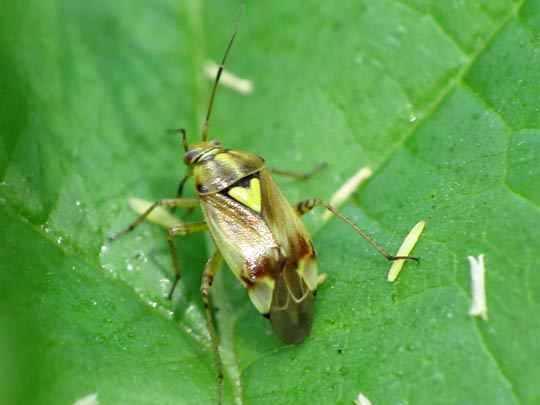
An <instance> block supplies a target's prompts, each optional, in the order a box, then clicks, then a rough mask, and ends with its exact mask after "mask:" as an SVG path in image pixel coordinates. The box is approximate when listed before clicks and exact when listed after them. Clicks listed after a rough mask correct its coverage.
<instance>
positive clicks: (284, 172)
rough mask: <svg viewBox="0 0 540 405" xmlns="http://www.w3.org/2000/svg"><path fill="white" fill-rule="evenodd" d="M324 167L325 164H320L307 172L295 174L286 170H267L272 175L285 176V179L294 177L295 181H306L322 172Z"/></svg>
mask: <svg viewBox="0 0 540 405" xmlns="http://www.w3.org/2000/svg"><path fill="white" fill-rule="evenodd" d="M325 167H326V163H324V162H323V163H320V164H318V165H317V166H315V167H314V168H313V169H311V170H310V171H309V172H306V173H297V172H290V171H288V170H280V169H268V170H270V172H271V173H272V174H277V175H279V176H287V177H294V178H295V179H299V180H307V179H309V178H310V177H313V176H314V175H316V174H317V173H319V172H320V171H321V170H323V169H324V168H325Z"/></svg>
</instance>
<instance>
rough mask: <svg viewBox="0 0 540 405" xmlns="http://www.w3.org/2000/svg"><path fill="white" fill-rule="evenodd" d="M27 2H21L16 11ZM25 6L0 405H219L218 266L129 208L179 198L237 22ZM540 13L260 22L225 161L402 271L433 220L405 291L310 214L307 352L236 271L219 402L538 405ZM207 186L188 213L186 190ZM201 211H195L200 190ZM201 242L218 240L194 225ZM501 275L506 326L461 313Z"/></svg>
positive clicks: (147, 10) (272, 12)
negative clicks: (418, 231)
mask: <svg viewBox="0 0 540 405" xmlns="http://www.w3.org/2000/svg"><path fill="white" fill-rule="evenodd" d="M23 3H24V4H23ZM23 3H21V4H19V3H16V2H9V3H8V4H6V5H4V7H3V9H2V14H1V15H0V83H1V84H0V86H1V87H0V89H1V91H0V133H1V138H0V142H1V144H0V175H1V183H0V226H1V229H2V232H1V233H0V246H1V250H0V252H1V256H0V257H1V266H0V297H1V299H0V358H1V359H2V361H1V362H0V381H1V383H0V403H7V404H10V403H13V404H15V403H25V404H26V403H32V404H50V403H57V404H70V403H73V402H74V401H76V400H77V399H78V398H82V397H84V396H86V395H88V394H91V393H97V394H98V399H99V401H100V403H102V404H117V403H134V404H136V403H140V404H148V403H159V404H166V403H171V404H173V403H174V404H177V403H182V404H190V403H193V404H195V403H196V404H200V403H215V401H216V384H217V378H216V372H215V365H214V360H213V354H212V349H211V346H210V343H209V337H208V332H207V329H206V325H205V314H204V310H203V306H202V303H201V298H200V293H199V287H200V279H201V275H202V270H203V268H204V264H205V262H206V259H207V257H208V252H209V251H210V250H211V243H210V240H209V239H208V238H207V237H205V236H204V235H202V234H200V235H199V234H196V235H189V236H186V237H184V238H178V239H177V251H178V252H177V253H178V256H179V257H180V258H181V266H182V270H183V278H182V280H181V283H180V285H179V288H178V289H177V291H176V292H175V295H174V298H173V300H172V301H168V300H167V299H166V294H167V292H168V289H169V288H170V280H171V279H172V277H173V271H172V266H171V262H170V257H169V252H168V247H167V241H166V233H165V231H164V230H163V229H160V228H159V227H157V226H154V225H151V224H148V223H143V224H142V225H141V226H140V227H139V228H138V229H137V230H136V231H135V232H134V233H132V234H130V235H128V236H125V237H123V238H121V239H119V240H118V241H117V242H115V243H113V244H108V243H107V238H108V236H109V235H110V234H111V233H113V232H115V231H119V230H121V229H123V228H124V227H125V226H127V224H129V222H130V221H132V220H133V219H134V217H135V214H134V213H133V212H131V211H130V209H129V207H128V203H127V201H128V199H129V198H130V197H139V198H146V199H149V200H154V199H158V198H161V197H172V196H174V195H175V193H176V189H177V186H178V183H179V181H180V180H181V178H182V176H183V175H184V167H183V163H182V154H183V151H182V146H181V142H180V137H179V136H177V135H170V134H167V133H165V131H164V130H165V129H167V128H178V127H184V128H186V129H187V131H188V137H189V140H190V141H191V142H194V141H196V140H197V139H199V136H200V135H199V134H200V130H201V128H202V122H203V120H204V115H205V113H206V108H207V104H208V99H209V94H210V88H211V81H210V80H208V79H207V78H205V77H204V74H203V71H202V67H201V66H202V62H203V61H204V60H205V59H208V58H209V59H212V60H214V61H218V60H220V59H221V57H222V55H223V52H224V50H225V47H226V45H227V41H228V40H229V38H230V35H231V32H232V27H233V24H234V19H235V16H236V13H237V10H238V7H239V6H238V4H229V3H228V2H219V1H216V0H212V1H209V2H205V3H204V4H203V3H202V2H198V1H186V2H178V1H170V0H160V1H155V2H143V1H137V2H126V1H120V2H111V1H109V2H105V1H94V2H89V3H88V4H87V3H84V2H69V1H52V2H51V1H43V0H31V1H30V2H23ZM539 65H540V2H539V1H538V0H530V1H511V0H507V1H502V0H495V1H488V0H484V1H480V2H479V1H475V2H473V1H468V0H467V1H462V2H429V1H422V0H408V1H401V2H400V1H390V0H388V1H380V2H369V1H361V2H359V1H352V0H350V1H341V2H326V3H325V2H322V3H321V2H315V1H308V2H305V1H304V2H290V3H287V4H286V3H285V2H283V3H279V2H248V3H247V4H246V10H245V13H244V16H243V18H242V22H241V25H240V29H239V33H238V37H237V40H236V42H235V44H234V46H233V48H232V51H231V54H230V57H229V60H228V61H227V69H228V70H230V71H231V72H234V73H235V74H237V75H239V76H241V77H244V78H248V79H251V80H253V81H254V83H255V92H254V93H253V94H252V95H250V96H243V95H240V94H238V93H236V92H235V91H233V90H230V89H226V88H220V90H219V92H218V94H217V97H216V102H215V108H214V110H213V113H212V119H211V125H210V138H212V139H219V140H220V141H222V143H223V144H224V145H226V146H227V147H231V148H237V149H244V150H249V151H253V152H255V153H257V154H259V155H262V156H264V157H265V159H266V160H267V162H268V165H269V166H271V167H277V168H281V169H285V170H296V171H307V170H309V169H310V168H312V167H314V166H315V165H317V164H318V163H320V162H323V161H324V162H327V163H328V168H327V169H326V170H325V171H324V172H322V173H320V174H318V175H317V177H316V178H314V179H310V180H308V181H302V182H299V181H295V180H290V179H278V181H279V183H280V185H281V186H282V188H283V190H284V192H285V193H286V194H287V196H288V197H289V198H290V200H291V201H299V200H301V199H304V198H308V197H318V198H324V199H329V198H330V197H331V196H332V194H333V193H334V192H335V191H336V190H337V189H338V188H339V186H340V185H341V184H343V183H344V182H345V181H346V180H347V179H348V178H349V177H350V176H352V175H353V174H354V173H355V172H356V171H357V170H358V169H360V168H361V167H363V166H368V165H369V166H371V167H372V168H373V170H374V175H373V177H372V178H371V180H370V181H369V182H368V183H367V184H366V185H365V186H363V187H362V188H361V190H359V191H358V192H356V193H355V194H354V195H353V196H352V197H351V199H350V200H349V201H348V202H347V203H346V204H345V205H344V206H343V207H342V210H343V212H344V213H345V214H346V215H348V216H350V217H351V218H352V219H353V220H354V222H356V223H358V224H360V225H361V226H362V227H363V228H364V229H366V230H367V231H368V233H369V234H370V235H372V236H373V237H374V239H375V240H377V241H378V242H379V243H380V244H381V245H383V246H384V247H386V248H387V249H388V250H389V251H391V252H393V251H395V250H396V249H397V247H398V246H399V244H400V241H401V240H402V238H403V237H404V236H405V235H406V233H407V232H408V230H409V229H410V228H411V227H412V226H413V225H414V224H415V223H416V222H417V221H419V220H420V219H425V220H426V221H427V226H426V230H425V231H424V235H423V236H422V237H421V238H420V241H419V244H418V245H417V247H416V249H415V251H414V254H416V255H418V256H420V257H421V262H420V264H419V265H415V264H414V263H408V264H406V266H405V268H404V270H403V272H402V273H401V275H400V277H399V279H398V281H397V282H396V283H394V284H390V283H388V282H387V281H386V272H387V270H388V268H389V265H387V263H386V262H385V260H384V258H382V257H380V256H378V254H377V252H375V251H373V250H372V249H371V248H370V247H369V245H367V243H365V242H364V241H363V240H362V239H361V238H360V237H359V236H358V235H356V234H355V233H354V232H353V231H352V230H351V229H349V228H348V227H347V226H346V225H345V224H343V223H342V222H341V221H339V220H337V219H333V220H332V221H330V222H328V223H327V224H324V223H323V222H322V220H321V215H320V214H321V213H320V212H315V213H312V214H309V215H307V216H306V223H307V224H308V227H309V228H310V230H311V231H312V235H313V239H314V245H315V246H316V248H317V250H318V256H319V267H320V270H321V272H324V273H328V279H327V281H326V282H325V283H324V284H322V285H321V286H320V288H319V291H318V295H317V308H316V312H315V319H314V326H313V331H312V334H311V336H310V337H309V338H308V339H307V340H306V341H305V342H303V343H302V344H300V345H296V346H289V345H285V344H283V343H282V342H280V341H279V340H278V338H277V337H275V336H274V335H273V333H272V331H271V328H270V326H269V324H268V323H267V321H266V320H265V319H264V318H262V317H261V316H260V315H259V314H258V313H257V312H256V310H255V309H254V308H253V307H252V305H251V304H250V302H249V300H248V298H247V295H246V293H245V291H244V290H243V289H242V288H241V287H240V286H239V285H238V283H237V282H236V281H235V279H234V277H233V276H232V275H231V273H230V272H229V271H228V270H227V269H226V268H224V269H223V270H224V271H221V272H220V273H219V275H218V278H217V279H216V282H215V284H214V287H213V290H212V298H213V304H214V306H215V307H217V308H218V311H217V312H216V318H217V322H218V328H219V335H220V342H221V349H222V356H223V360H224V366H225V402H226V403H245V404H258V403H274V404H275V403H283V404H288V403H343V404H350V403H352V402H353V401H354V399H355V398H356V397H357V396H358V394H359V393H363V394H364V395H365V396H367V397H368V398H369V399H370V400H371V401H372V402H373V403H381V404H385V403H415V404H418V403H430V404H431V403H486V404H487V403H489V404H492V403H501V404H509V403H537V402H538V401H540V387H539V385H538V383H537V382H538V381H539V380H540V367H539V366H538V361H537V357H538V356H537V353H539V352H540V343H539V342H540V332H539V331H540V317H539V316H538V314H539V313H540V299H539V297H540V296H539V295H538V293H537V291H539V290H540V273H539V272H538V271H536V270H537V267H538V264H539V260H538V258H537V257H538V253H537V252H538V251H540V238H539V237H538V236H539V232H538V229H540V192H539V191H538V190H539V188H538V183H539V180H540V161H539V156H540V141H539V140H538V139H540V138H539V135H540V102H539V98H538V94H540V70H539V69H538V66H539ZM191 188H192V187H191V182H190V183H189V184H188V189H191ZM187 195H191V196H192V195H194V191H193V190H190V191H189V192H188V193H187ZM191 218H194V219H197V218H200V214H198V213H196V214H194V215H193V216H192V217H190V219H191ZM481 253H484V254H485V256H486V271H487V275H486V277H487V279H486V288H487V302H488V308H489V320H488V321H483V320H482V319H480V318H472V317H471V316H469V315H468V308H469V305H470V302H471V286H470V274H469V264H468V261H467V256H468V255H473V256H477V255H479V254H481Z"/></svg>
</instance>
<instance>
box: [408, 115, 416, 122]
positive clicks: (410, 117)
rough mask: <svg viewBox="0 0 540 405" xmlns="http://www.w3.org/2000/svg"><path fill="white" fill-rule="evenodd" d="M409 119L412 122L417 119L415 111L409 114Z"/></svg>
mask: <svg viewBox="0 0 540 405" xmlns="http://www.w3.org/2000/svg"><path fill="white" fill-rule="evenodd" d="M409 121H410V122H415V121H416V115H414V114H413V113H411V114H409Z"/></svg>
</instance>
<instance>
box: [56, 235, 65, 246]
mask: <svg viewBox="0 0 540 405" xmlns="http://www.w3.org/2000/svg"><path fill="white" fill-rule="evenodd" d="M63 240H64V239H63V238H62V237H61V236H58V237H57V238H56V243H58V244H59V245H61V244H62V241H63Z"/></svg>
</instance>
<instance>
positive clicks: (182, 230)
mask: <svg viewBox="0 0 540 405" xmlns="http://www.w3.org/2000/svg"><path fill="white" fill-rule="evenodd" d="M207 229H208V225H206V222H204V221H201V222H192V223H189V224H182V225H177V226H174V227H172V228H169V230H168V232H167V240H168V241H169V249H170V251H171V257H172V261H173V267H174V282H173V285H172V287H171V291H170V292H169V295H168V298H169V299H171V298H172V295H173V292H174V289H175V288H176V284H178V280H180V275H181V274H182V273H181V272H180V265H179V264H178V257H177V256H176V248H175V246H174V239H173V238H174V236H176V235H187V234H188V233H194V232H202V231H206V230H207Z"/></svg>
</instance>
